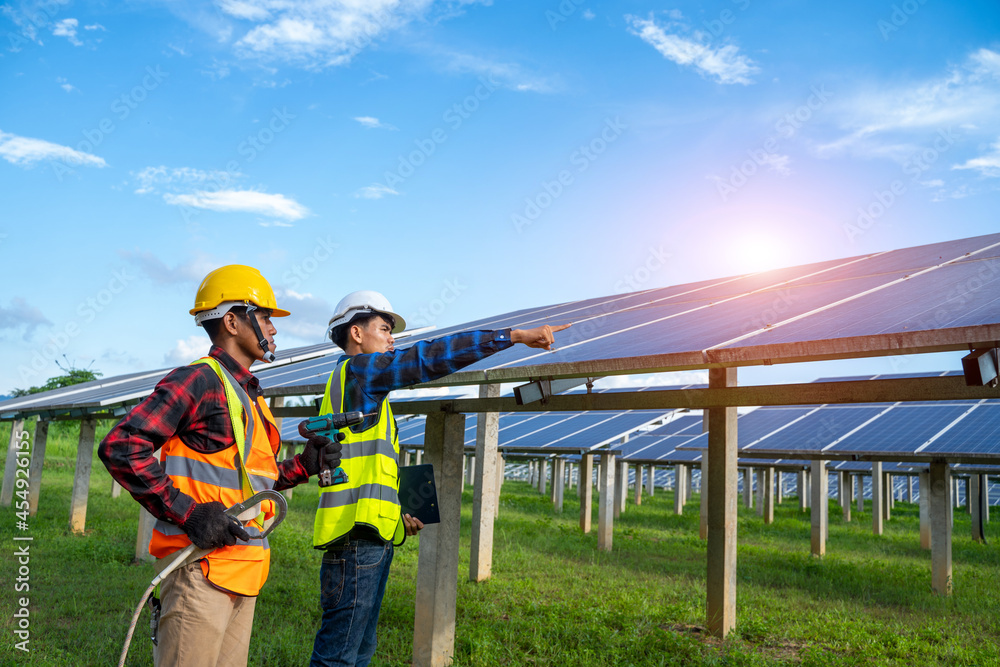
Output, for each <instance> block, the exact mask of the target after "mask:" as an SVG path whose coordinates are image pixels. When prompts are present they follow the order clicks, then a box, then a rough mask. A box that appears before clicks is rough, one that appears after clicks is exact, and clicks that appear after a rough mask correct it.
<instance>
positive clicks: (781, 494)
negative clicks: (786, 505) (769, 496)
mask: <svg viewBox="0 0 1000 667" xmlns="http://www.w3.org/2000/svg"><path fill="white" fill-rule="evenodd" d="M784 475H785V473H783V472H782V471H780V470H778V471H776V472H775V481H776V483H777V485H778V496H777V498H775V502H776V503H778V504H779V505H780V504H781V503H782V502H783V501H784V500H785V484H784V482H785V478H784Z"/></svg>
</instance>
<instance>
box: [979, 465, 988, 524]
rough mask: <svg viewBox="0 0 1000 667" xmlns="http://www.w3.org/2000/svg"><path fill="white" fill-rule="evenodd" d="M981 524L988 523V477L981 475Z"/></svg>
mask: <svg viewBox="0 0 1000 667" xmlns="http://www.w3.org/2000/svg"><path fill="white" fill-rule="evenodd" d="M981 484H982V485H983V523H989V522H990V476H989V475H983V481H982V482H981Z"/></svg>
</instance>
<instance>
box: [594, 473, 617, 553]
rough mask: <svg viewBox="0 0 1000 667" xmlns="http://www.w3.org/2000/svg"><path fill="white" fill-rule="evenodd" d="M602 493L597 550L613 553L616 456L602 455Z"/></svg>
mask: <svg viewBox="0 0 1000 667" xmlns="http://www.w3.org/2000/svg"><path fill="white" fill-rule="evenodd" d="M599 484H600V491H599V494H600V495H599V497H598V499H597V548H598V549H600V550H601V551H611V542H612V537H613V534H614V516H615V456H614V454H610V453H607V454H601V470H600V474H599Z"/></svg>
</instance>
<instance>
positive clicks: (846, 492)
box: [840, 472, 855, 523]
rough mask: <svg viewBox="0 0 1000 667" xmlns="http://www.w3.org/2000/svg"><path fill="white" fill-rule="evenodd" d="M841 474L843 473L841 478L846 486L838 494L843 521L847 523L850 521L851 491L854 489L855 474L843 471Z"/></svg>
mask: <svg viewBox="0 0 1000 667" xmlns="http://www.w3.org/2000/svg"><path fill="white" fill-rule="evenodd" d="M842 474H843V477H842V479H843V481H844V483H845V485H846V488H845V489H843V491H842V493H841V495H840V509H841V510H842V511H843V513H844V522H845V523H847V522H850V520H851V500H852V496H853V495H854V494H853V493H852V492H853V491H854V481H855V476H854V475H852V474H851V473H849V472H845V473H842Z"/></svg>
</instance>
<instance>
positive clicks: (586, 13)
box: [583, 9, 597, 21]
mask: <svg viewBox="0 0 1000 667" xmlns="http://www.w3.org/2000/svg"><path fill="white" fill-rule="evenodd" d="M596 16H597V14H595V13H594V12H592V11H590V10H589V9H584V10H583V18H585V19H586V20H588V21H593V20H594V18H595V17H596Z"/></svg>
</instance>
